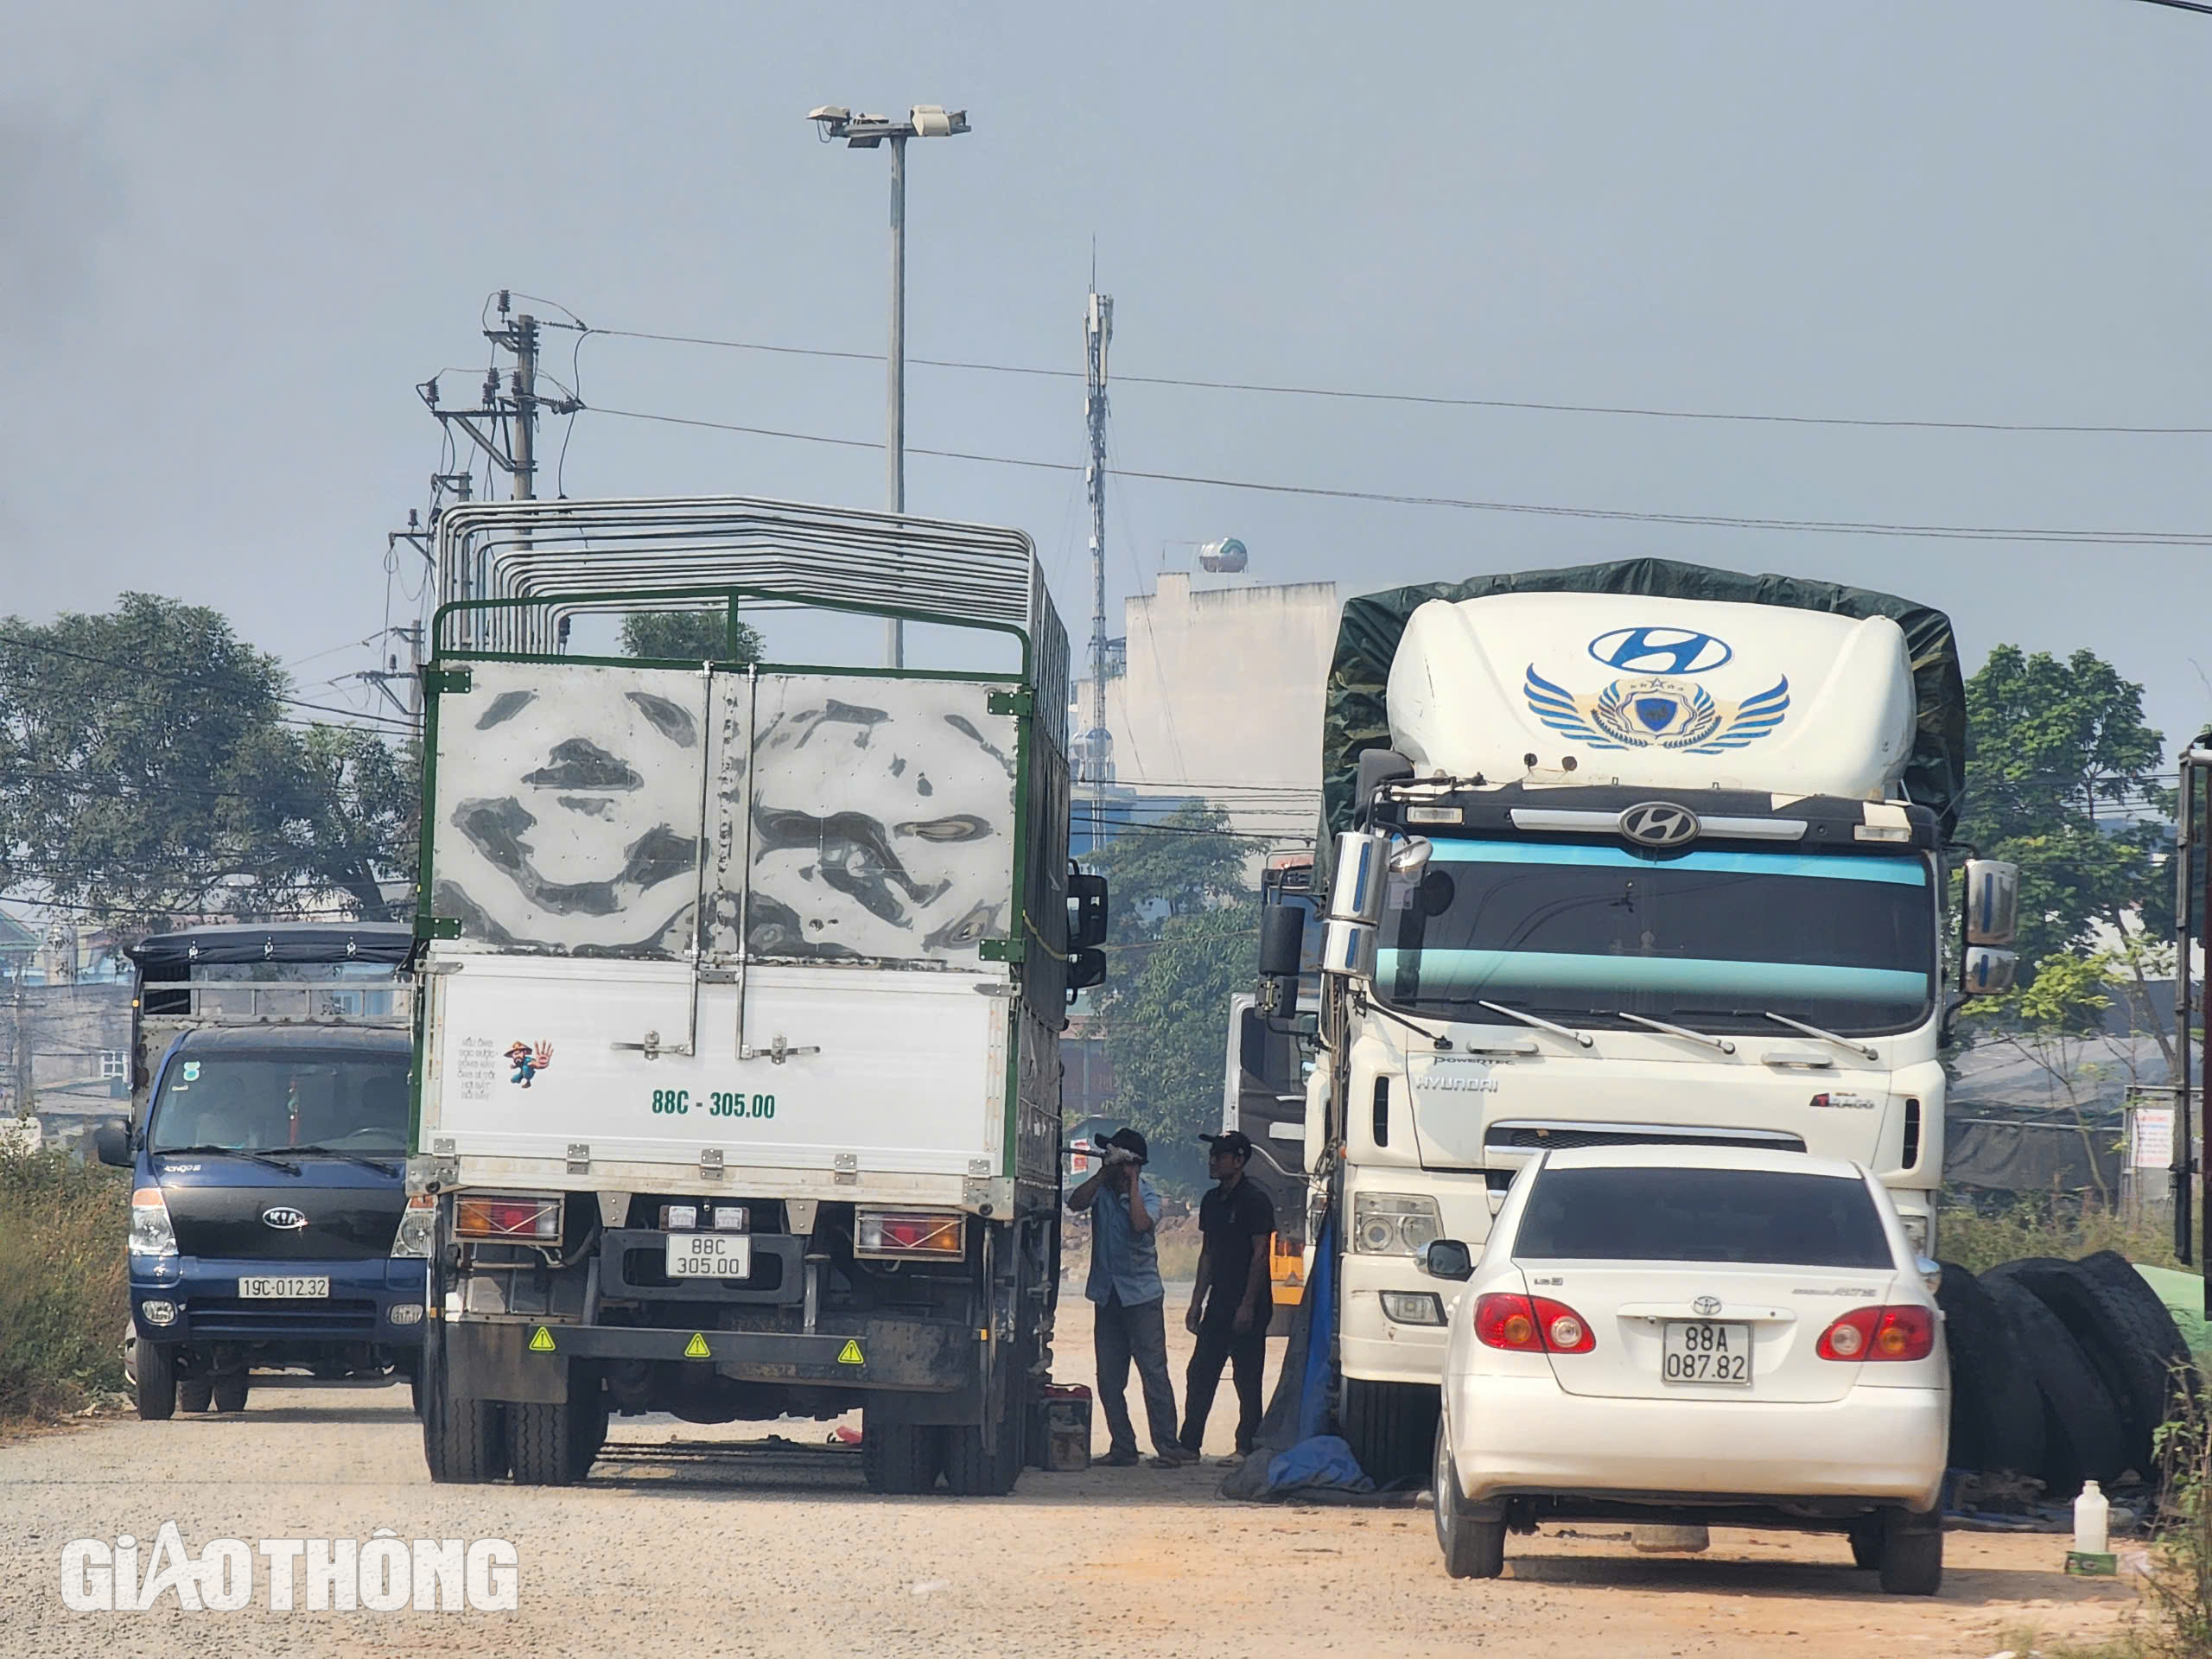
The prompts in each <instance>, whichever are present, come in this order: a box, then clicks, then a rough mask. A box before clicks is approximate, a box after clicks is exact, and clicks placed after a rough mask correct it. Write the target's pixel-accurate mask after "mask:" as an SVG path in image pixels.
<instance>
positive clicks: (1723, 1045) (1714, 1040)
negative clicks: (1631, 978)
mask: <svg viewBox="0 0 2212 1659" xmlns="http://www.w3.org/2000/svg"><path fill="white" fill-rule="evenodd" d="M1620 1018H1622V1019H1624V1020H1634V1021H1635V1022H1636V1023H1637V1025H1639V1026H1649V1027H1650V1028H1651V1029H1652V1030H1654V1031H1663V1032H1665V1033H1667V1035H1668V1036H1669V1037H1687V1038H1688V1039H1690V1041H1692V1042H1694V1043H1703V1044H1704V1045H1705V1046H1707V1047H1708V1048H1717V1049H1719V1051H1720V1052H1722V1053H1723V1054H1733V1053H1734V1052H1736V1045H1735V1044H1733V1043H1732V1042H1730V1041H1729V1040H1728V1039H1726V1037H1716V1036H1714V1035H1713V1033H1711V1032H1709V1031H1692V1030H1691V1029H1690V1028H1689V1027H1688V1026H1670V1025H1669V1024H1668V1023H1667V1022H1666V1021H1665V1020H1654V1019H1651V1018H1649V1016H1647V1015H1644V1014H1630V1013H1629V1012H1628V1011H1627V1010H1626V1009H1623V1010H1621V1012H1620Z"/></svg>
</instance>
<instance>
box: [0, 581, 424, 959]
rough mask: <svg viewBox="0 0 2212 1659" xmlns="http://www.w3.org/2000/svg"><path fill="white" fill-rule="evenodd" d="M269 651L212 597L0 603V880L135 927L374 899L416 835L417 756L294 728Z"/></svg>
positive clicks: (351, 733)
mask: <svg viewBox="0 0 2212 1659" xmlns="http://www.w3.org/2000/svg"><path fill="white" fill-rule="evenodd" d="M289 691H290V687H289V683H288V682H287V681H286V679H285V676H284V672H283V667H282V665H281V664H279V663H278V662H277V659H276V658H273V657H270V656H269V655H267V654H266V653H264V652H259V651H257V650H255V649H254V648H253V647H252V646H251V645H247V644H246V643H245V641H243V640H241V639H238V636H237V634H236V633H235V632H233V631H232V627H231V626H230V624H229V622H228V621H226V620H225V619H224V618H223V617H222V616H220V615H219V614H218V613H215V612H213V611H211V610H208V609H206V608H204V607H198V606H191V605H185V604H182V603H180V602H179V601H175V600H168V599H162V598H157V597H156V596H155V595H152V594H124V596H123V597H122V599H121V601H119V602H118V606H117V607H116V609H115V610H114V611H112V612H111V613H105V614H99V615H86V614H79V613H68V614H65V615H62V616H60V617H59V618H57V619H55V620H54V621H53V622H50V623H45V624H32V623H29V622H25V621H24V620H22V619H20V618H9V619H6V620H0V890H7V891H14V892H19V893H29V894H32V895H35V896H36V897H38V898H41V899H46V900H48V901H51V902H53V903H55V904H58V905H60V906H65V907H67V908H71V909H74V910H78V911H80V912H85V913H86V914H88V915H89V916H91V917H92V918H95V919H98V920H101V921H105V922H108V923H111V924H113V925H121V926H124V927H126V928H145V927H149V926H152V925H157V924H159V923H160V922H162V920H163V919H165V918H171V917H177V916H194V915H206V914H211V913H216V914H238V915H249V914H266V913H270V912H284V911H289V910H297V909H301V908H304V907H307V906H315V907H317V908H321V907H322V906H325V905H326V904H328V903H329V902H331V901H332V900H333V899H336V900H337V902H338V903H339V904H340V906H341V907H343V908H346V909H350V910H354V911H357V912H360V913H364V914H376V913H380V911H381V906H382V900H381V897H380V895H379V893H378V888H377V879H378V876H379V875H382V876H384V877H386V878H389V877H392V876H397V875H399V874H404V871H405V869H406V867H407V863H408V860H409V856H410V851H411V847H410V842H411V833H410V820H411V817H412V814H413V810H414V808H413V796H414V789H413V785H412V783H411V773H412V770H413V761H412V758H411V756H410V755H405V754H398V755H395V754H394V753H392V752H391V751H390V750H389V749H387V748H385V745H384V743H383V742H382V741H381V740H380V739H379V738H378V737H377V736H375V735H374V734H371V733H367V732H361V731H356V730H354V729H353V728H309V729H308V730H307V731H304V732H303V731H301V730H299V729H297V728H296V727H295V725H293V724H292V723H290V721H291V716H290V715H289V713H288V709H289V704H288V702H287V699H288V697H289Z"/></svg>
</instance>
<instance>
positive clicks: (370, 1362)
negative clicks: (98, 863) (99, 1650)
mask: <svg viewBox="0 0 2212 1659" xmlns="http://www.w3.org/2000/svg"><path fill="white" fill-rule="evenodd" d="M412 950H413V934H412V930H411V929H410V928H408V927H406V926H404V925H403V926H391V925H382V924H372V923H362V924H356V925H335V926H334V925H307V924H294V925H270V926H221V927H206V928H200V929H196V930H194V931H189V932H182V933H169V934H162V935H159V936H156V937H155V938H149V939H147V940H145V941H144V942H143V944H139V945H138V946H137V947H136V948H135V949H134V950H132V951H131V952H130V955H131V957H132V960H133V961H134V963H136V964H137V969H138V985H137V999H136V1005H135V1007H134V1009H133V1015H132V1017H133V1022H134V1026H135V1029H134V1031H133V1033H132V1035H133V1044H132V1048H133V1062H132V1064H133V1075H132V1111H131V1116H130V1120H129V1121H128V1122H124V1121H121V1120H118V1121H116V1122H111V1123H109V1124H107V1125H105V1126H104V1127H103V1128H101V1130H100V1131H99V1136H98V1141H97V1145H98V1149H99V1156H100V1159H101V1160H102V1161H103V1162H105V1163H109V1164H113V1165H117V1166H122V1167H125V1168H128V1169H130V1170H131V1171H132V1173H133V1174H134V1176H135V1179H134V1181H133V1183H132V1192H131V1201H130V1236H129V1250H130V1313H131V1337H132V1338H133V1342H132V1347H133V1350H134V1351H133V1354H132V1362H133V1363H132V1366H131V1370H132V1377H133V1384H134V1387H135V1389H136V1390H137V1403H138V1414H139V1415H140V1416H141V1417H144V1418H149V1419H162V1418H167V1417H168V1416H170V1415H171V1414H174V1413H175V1410H176V1408H178V1406H179V1405H181V1406H182V1407H183V1408H184V1409H185V1410H186V1411H188V1412H200V1411H207V1410H208V1409H210V1408H213V1409H214V1410H217V1411H226V1412H230V1411H241V1410H243V1409H245V1402H246V1396H247V1393H248V1391H249V1389H250V1388H251V1384H252V1381H253V1379H254V1377H255V1376H257V1375H261V1376H269V1375H270V1374H271V1373H277V1372H292V1373H295V1374H297V1373H304V1374H305V1376H306V1377H308V1378H314V1379H320V1380H323V1381H341V1380H352V1381H357V1382H358V1381H376V1380H386V1381H394V1382H396V1381H397V1380H399V1379H400V1378H402V1377H405V1378H407V1379H409V1380H410V1382H412V1381H413V1380H414V1379H415V1377H416V1372H417V1366H418V1362H419V1360H420V1357H421V1354H422V1347H423V1317H424V1313H425V1299H424V1290H423V1286H424V1270H425V1262H424V1257H423V1255H422V1254H421V1246H422V1242H423V1241H422V1240H421V1239H420V1238H417V1237H416V1236H415V1234H414V1232H413V1231H411V1230H410V1231H409V1232H408V1233H407V1234H406V1236H403V1229H402V1225H401V1224H402V1221H403V1218H404V1217H405V1215H406V1213H407V1193H406V1184H405V1173H406V1156H407V1137H408V1114H409V1109H410V1106H409V1103H410V1086H411V1083H410V1080H411V1073H412V1071H413V1068H414V1041H413V1037H412V1033H411V1028H410V1027H411V1022H412V1015H413V1001H414V999H413V991H412V984H411V981H410V977H409V975H408V963H409V960H410V955H411V953H412ZM410 1250H411V1251H413V1252H414V1253H412V1254H410ZM294 1380H304V1379H303V1378H300V1377H298V1376H296V1377H295V1379H294Z"/></svg>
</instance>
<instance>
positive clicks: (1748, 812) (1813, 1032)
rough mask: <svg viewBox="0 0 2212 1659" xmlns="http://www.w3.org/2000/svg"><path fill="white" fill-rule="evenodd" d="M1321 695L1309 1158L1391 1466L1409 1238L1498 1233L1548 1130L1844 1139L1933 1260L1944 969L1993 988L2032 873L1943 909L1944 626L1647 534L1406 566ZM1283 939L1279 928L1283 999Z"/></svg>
mask: <svg viewBox="0 0 2212 1659" xmlns="http://www.w3.org/2000/svg"><path fill="white" fill-rule="evenodd" d="M1326 718H1327V724H1326V728H1325V734H1324V739H1323V764H1324V768H1325V791H1324V792H1325V809H1324V810H1325V823H1324V830H1325V835H1326V836H1333V838H1334V849H1333V856H1332V858H1331V859H1329V860H1327V861H1324V862H1323V863H1322V864H1321V866H1320V868H1324V869H1327V870H1329V871H1330V872H1331V880H1330V882H1329V892H1328V895H1327V899H1326V901H1325V906H1324V909H1325V912H1326V915H1327V920H1326V921H1325V924H1324V925H1325V939H1324V943H1323V961H1322V963H1321V977H1322V982H1323V986H1324V991H1323V995H1322V998H1321V1006H1320V1009H1319V1016H1318V1022H1317V1024H1316V1026H1315V1029H1314V1033H1313V1035H1314V1039H1315V1041H1316V1044H1317V1046H1318V1048H1319V1052H1320V1054H1321V1058H1322V1063H1321V1064H1319V1065H1316V1066H1315V1067H1314V1070H1313V1073H1312V1078H1311V1083H1310V1085H1309V1091H1308V1096H1307V1107H1306V1125H1305V1142H1304V1153H1305V1159H1306V1168H1307V1170H1308V1171H1309V1172H1311V1173H1312V1176H1313V1203H1314V1206H1315V1210H1316V1211H1317V1214H1318V1213H1319V1212H1325V1213H1326V1214H1327V1215H1328V1216H1329V1217H1331V1218H1332V1225H1331V1227H1330V1229H1329V1230H1328V1233H1327V1235H1326V1236H1327V1237H1328V1239H1329V1241H1330V1243H1329V1245H1328V1246H1327V1248H1330V1249H1333V1251H1334V1252H1335V1265H1336V1267H1337V1269H1338V1272H1337V1274H1336V1279H1335V1282H1336V1285H1337V1287H1338V1294H1337V1300H1336V1305H1335V1306H1334V1308H1333V1309H1332V1313H1333V1315H1334V1319H1335V1324H1334V1325H1333V1332H1334V1338H1335V1352H1336V1357H1337V1361H1338V1369H1339V1374H1340V1377H1341V1388H1340V1393H1339V1395H1338V1417H1339V1421H1340V1423H1341V1426H1342V1427H1343V1429H1344V1433H1345V1435H1346V1438H1347V1439H1349V1440H1351V1442H1352V1444H1353V1446H1354V1449H1355V1451H1356V1452H1357V1454H1358V1456H1359V1458H1360V1459H1361V1462H1362V1463H1363V1465H1365V1466H1366V1467H1367V1469H1368V1471H1369V1472H1370V1474H1373V1475H1375V1476H1376V1478H1377V1479H1378V1480H1383V1479H1389V1478H1414V1477H1416V1476H1417V1475H1418V1472H1419V1471H1421V1469H1422V1468H1424V1467H1425V1463H1424V1459H1426V1458H1427V1451H1428V1446H1429V1441H1430V1438H1431V1435H1432V1434H1433V1429H1434V1426H1435V1412H1436V1399H1437V1394H1436V1383H1437V1378H1438V1375H1439V1369H1440V1363H1441V1359H1442V1355H1443V1349H1444V1341H1445V1318H1446V1310H1445V1306H1444V1303H1443V1300H1442V1299H1441V1298H1440V1295H1439V1294H1438V1287H1437V1281H1435V1280H1433V1279H1431V1278H1428V1277H1427V1276H1426V1275H1424V1274H1422V1273H1421V1271H1420V1269H1419V1267H1418V1265H1417V1262H1416V1257H1417V1255H1418V1253H1419V1252H1420V1251H1421V1249H1422V1248H1423V1246H1425V1245H1426V1244H1427V1243H1429V1242H1430V1241H1432V1240H1435V1239H1439V1238H1446V1237H1449V1238H1454V1239H1459V1240H1462V1241H1465V1242H1468V1243H1479V1241H1481V1240H1482V1239H1483V1238H1484V1236H1486V1235H1487V1233H1488V1230H1489V1227H1490V1218H1491V1216H1492V1215H1493V1214H1494V1213H1496V1211H1497V1207H1498V1206H1499V1205H1501V1204H1502V1203H1503V1198H1504V1194H1505V1190H1506V1188H1507V1187H1508V1186H1509V1185H1510V1183H1511V1181H1512V1179H1513V1177H1514V1175H1515V1174H1516V1172H1517V1171H1518V1170H1519V1169H1520V1168H1521V1167H1522V1165H1523V1163H1525V1162H1526V1161H1527V1160H1529V1158H1530V1157H1531V1156H1532V1155H1534V1154H1535V1153H1536V1152H1538V1151H1539V1150H1541V1149H1543V1148H1548V1147H1552V1148H1555V1147H1578V1146H1589V1145H1593V1144H1602V1143H1606V1142H1614V1141H1676V1142H1688V1143H1693V1144H1700V1145H1729V1146H1749V1147H1767V1148H1777V1149H1789V1150H1796V1151H1803V1152H1807V1153H1811V1154H1821V1155H1826V1156H1832V1157H1839V1158H1846V1159H1850V1160H1855V1161H1856V1162H1858V1163H1859V1164H1862V1165H1864V1166H1866V1167H1867V1168H1868V1169H1869V1170H1871V1171H1872V1173H1874V1174H1875V1175H1876V1176H1877V1177H1878V1179H1880V1180H1881V1181H1882V1182H1883V1183H1884V1184H1885V1185H1887V1186H1888V1187H1889V1188H1890V1189H1891V1192H1892V1194H1893V1196H1894V1198H1895V1199H1896V1201H1897V1206H1898V1209H1899V1211H1901V1213H1902V1214H1903V1216H1904V1220H1905V1225H1906V1228H1907V1230H1908V1232H1909V1234H1910V1237H1911V1238H1912V1240H1913V1242H1914V1243H1915V1244H1916V1247H1917V1248H1918V1249H1920V1250H1921V1251H1922V1252H1923V1254H1927V1253H1932V1251H1933V1249H1934V1248H1935V1211H1936V1195H1937V1191H1938V1189H1939V1187H1940V1186H1941V1185H1942V1165H1943V1090H1944V1076H1943V1070H1942V1064H1941V1061H1940V1059H1939V1058H1938V1054H1939V1050H1940V1049H1941V1047H1942V1045H1943V1044H1944V1042H1945V1041H1946V1033H1947V1026H1948V1019H1949V1016H1950V1014H1951V1013H1952V1011H1953V1008H1954V1007H1955V1004H1954V1003H1953V1002H1952V1001H1951V999H1950V997H1949V996H1948V995H1947V991H1946V986H1947V980H1946V975H1945V968H1944V960H1945V946H1946V943H1947V941H1948V940H1950V939H1951V938H1953V937H1954V936H1956V944H1957V947H1958V949H1957V951H1956V956H1957V958H1958V961H1957V964H1956V965H1957V966H1958V969H1959V971H1960V972H1961V976H1962V979H1961V989H1963V990H1964V991H1966V992H1967V993H1968V994H1978V993H1984V992H1988V991H1993V990H1999V989H2002V988H2005V985H2007V984H2008V983H2009V982H2010V976H2011V974H2012V959H2011V957H2010V956H2009V955H2008V954H2006V953H2005V951H2004V950H2001V949H1999V947H2001V946H2003V945H2005V944H2009V943H2010V941H2011V938H2012V918H2011V907H2012V893H2013V889H2014V886H2015V878H2014V876H2013V874H2012V871H2011V869H2010V867H2006V866H1999V865H1995V864H1993V863H1989V862H1986V861H1979V860H1970V861H1967V871H1966V877H1967V880H1966V887H1967V893H1968V903H1967V916H1966V917H1964V918H1961V917H1960V916H1958V915H1957V914H1956V912H1954V911H1953V909H1952V906H1951V905H1950V903H1949V901H1948V868H1947V863H1946V859H1947V855H1950V854H1953V853H1961V854H1962V853H1963V851H1964V850H1965V849H1952V848H1950V847H1948V833H1949V830H1950V828H1951V825H1952V823H1953V822H1954V821H1955V817H1956V811H1957V806H1958V799H1959V794H1960V790H1961V784H1962V781H1963V758H1964V754H1963V752H1964V736H1965V732H1964V726H1965V716H1964V701H1963V695H1962V690H1961V681H1960V674H1959V667H1958V657H1957V652H1956V648H1955V644H1954V642H1953V639H1952V635H1951V630H1950V625H1949V623H1948V620H1946V619H1945V618H1944V617H1942V615H1941V614H1940V613H1936V612H1934V611H1930V610H1929V609H1927V608H1926V607H1920V606H1916V605H1912V604H1910V603H1909V602H1907V601H1902V600H1897V599H1894V598H1891V597H1890V596H1888V595H1885V594H1872V593H1867V592H1866V591H1864V590H1859V589H1853V588H1842V587H1839V586H1836V585H1834V584H1829V583H1821V582H1805V581H1798V580H1796V579H1789V578H1783V577H1775V576H1764V577H1752V576H1747V575H1736V574H1734V573H1732V572H1726V571H1718V570H1708V569H1701V568H1699V567H1695V566H1688V565H1680V564H1673V563H1666V562H1662V561H1657V560H1639V561H1635V562H1632V563H1624V564H1616V565H1607V566H1591V567H1584V568H1580V569H1566V570H1557V571H1548V572H1541V573H1533V574H1522V575H1511V576H1493V577H1484V578H1478V579H1476V580H1475V581H1472V582H1466V583H1462V584H1458V585H1456V586H1445V585H1439V586H1437V587H1433V588H1408V589H1402V590H1398V591H1395V592H1393V593H1386V594H1374V595H1370V596H1368V597H1366V598H1363V599H1356V600H1354V601H1351V603H1350V604H1348V605H1347V606H1346V607H1345V610H1344V620H1343V623H1342V631H1341V632H1340V634H1339V639H1338V650H1337V656H1336V661H1335V664H1334V667H1333V670H1332V677H1331V682H1330V699H1329V705H1328V713H1327V717H1326ZM1299 934H1300V928H1299V922H1298V918H1296V917H1294V916H1291V915H1285V916H1283V917H1281V918H1280V920H1279V921H1274V920H1269V921H1267V922H1265V923H1264V924H1263V929H1262V974H1263V979H1262V997H1261V1005H1262V1007H1267V1008H1273V1009H1275V1010H1277V1011H1278V1018H1279V1019H1280V1020H1284V1021H1286V1022H1287V1020H1289V1019H1290V1018H1291V1017H1292V1014H1291V1011H1292V1010H1294V1008H1295V1007H1296V1006H1297V1001H1296V991H1295V980H1294V977H1293V976H1294V974H1295V971H1296V970H1295V968H1294V961H1295V956H1294V952H1295V950H1296V942H1297V940H1298V938H1299ZM1309 1236H1313V1237H1319V1236H1322V1234H1321V1232H1320V1230H1319V1228H1318V1227H1316V1228H1313V1229H1311V1230H1309Z"/></svg>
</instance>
